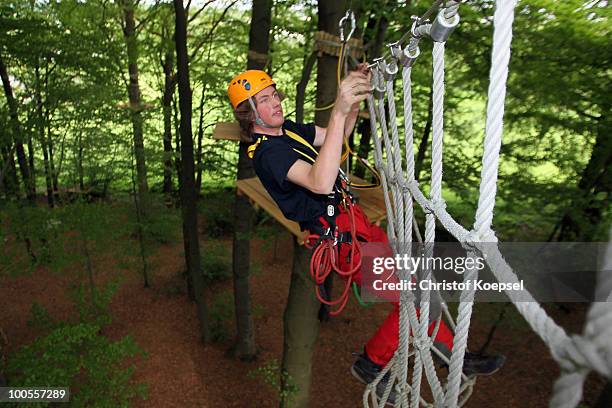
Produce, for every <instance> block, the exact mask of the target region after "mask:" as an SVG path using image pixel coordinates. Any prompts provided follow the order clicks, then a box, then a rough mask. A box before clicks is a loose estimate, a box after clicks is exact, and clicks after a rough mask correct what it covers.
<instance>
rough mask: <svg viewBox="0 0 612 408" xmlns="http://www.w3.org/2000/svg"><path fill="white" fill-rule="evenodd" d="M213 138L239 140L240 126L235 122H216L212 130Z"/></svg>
mask: <svg viewBox="0 0 612 408" xmlns="http://www.w3.org/2000/svg"><path fill="white" fill-rule="evenodd" d="M213 139H215V140H234V141H236V142H239V141H240V126H239V125H238V123H236V122H217V124H216V125H215V130H214V132H213Z"/></svg>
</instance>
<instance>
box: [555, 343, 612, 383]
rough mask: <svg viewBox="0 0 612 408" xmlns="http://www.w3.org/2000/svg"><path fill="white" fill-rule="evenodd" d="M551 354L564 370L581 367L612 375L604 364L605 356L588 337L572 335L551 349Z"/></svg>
mask: <svg viewBox="0 0 612 408" xmlns="http://www.w3.org/2000/svg"><path fill="white" fill-rule="evenodd" d="M552 352H553V356H554V357H555V359H556V360H557V361H558V362H559V365H560V366H561V368H562V369H563V371H566V372H576V371H580V370H582V369H587V370H595V371H596V372H598V373H599V374H600V375H602V376H603V377H607V378H610V377H612V369H611V368H610V367H607V366H606V358H605V356H604V355H603V354H602V353H601V350H599V349H598V347H597V345H596V344H595V343H594V342H593V341H592V340H591V339H589V338H588V337H585V336H580V335H573V336H570V337H568V338H567V339H566V340H565V341H564V342H562V343H560V344H559V345H558V346H557V347H555V348H553V350H552Z"/></svg>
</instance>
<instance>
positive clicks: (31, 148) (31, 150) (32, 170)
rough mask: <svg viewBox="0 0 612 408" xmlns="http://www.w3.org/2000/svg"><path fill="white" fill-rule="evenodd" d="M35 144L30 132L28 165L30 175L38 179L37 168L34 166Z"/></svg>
mask: <svg viewBox="0 0 612 408" xmlns="http://www.w3.org/2000/svg"><path fill="white" fill-rule="evenodd" d="M34 155H35V154H34V144H33V143H32V132H28V166H29V168H30V177H32V178H33V179H34V180H36V170H35V168H34Z"/></svg>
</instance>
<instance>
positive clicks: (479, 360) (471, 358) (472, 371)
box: [463, 351, 506, 377]
mask: <svg viewBox="0 0 612 408" xmlns="http://www.w3.org/2000/svg"><path fill="white" fill-rule="evenodd" d="M505 362H506V357H504V356H503V355H501V354H496V355H492V356H487V355H484V354H477V353H470V352H469V351H466V352H465V358H464V360H463V373H464V374H465V375H467V376H468V377H469V376H473V375H491V374H493V373H495V372H497V370H499V369H500V368H501V367H502V366H503V365H504V363H505Z"/></svg>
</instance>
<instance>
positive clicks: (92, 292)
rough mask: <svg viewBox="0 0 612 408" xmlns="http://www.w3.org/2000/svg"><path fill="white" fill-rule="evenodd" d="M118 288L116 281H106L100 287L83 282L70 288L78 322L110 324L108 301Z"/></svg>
mask: <svg viewBox="0 0 612 408" xmlns="http://www.w3.org/2000/svg"><path fill="white" fill-rule="evenodd" d="M118 289H119V282H118V281H114V282H109V283H106V284H105V285H104V286H103V287H102V288H101V289H98V288H97V287H95V286H94V287H92V286H87V285H85V284H83V283H80V284H78V285H76V286H75V287H74V288H73V290H72V299H73V301H74V303H75V306H76V309H77V312H78V313H79V322H80V323H93V324H95V325H97V326H100V327H104V326H106V325H108V324H110V323H111V321H112V315H111V311H110V302H111V300H112V298H113V296H114V295H115V293H117V290H118Z"/></svg>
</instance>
